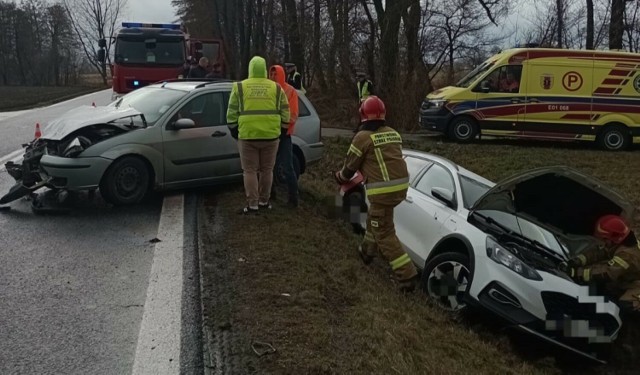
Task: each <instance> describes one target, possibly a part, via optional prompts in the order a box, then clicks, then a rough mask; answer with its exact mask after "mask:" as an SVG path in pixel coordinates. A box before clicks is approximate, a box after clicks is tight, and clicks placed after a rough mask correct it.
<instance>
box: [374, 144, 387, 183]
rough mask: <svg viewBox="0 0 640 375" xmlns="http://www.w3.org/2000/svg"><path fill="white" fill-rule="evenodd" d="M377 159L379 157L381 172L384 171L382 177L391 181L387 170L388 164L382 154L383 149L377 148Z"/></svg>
mask: <svg viewBox="0 0 640 375" xmlns="http://www.w3.org/2000/svg"><path fill="white" fill-rule="evenodd" d="M374 150H375V153H376V159H378V165H379V166H380V173H382V179H383V180H385V181H389V171H387V164H385V162H384V156H382V150H381V149H379V148H377V147H376V148H375V149H374Z"/></svg>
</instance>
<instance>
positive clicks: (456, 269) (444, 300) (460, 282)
mask: <svg viewBox="0 0 640 375" xmlns="http://www.w3.org/2000/svg"><path fill="white" fill-rule="evenodd" d="M469 275H470V272H469V269H468V268H467V267H466V266H465V265H463V264H461V263H459V262H456V261H447V262H443V263H440V264H438V265H437V266H436V267H435V268H434V269H433V270H432V271H431V273H430V274H429V277H428V282H427V294H428V295H429V297H430V298H432V299H433V300H434V301H436V303H437V304H438V305H439V306H440V307H442V308H443V309H445V310H447V311H458V310H461V309H463V308H465V307H466V303H464V302H463V299H462V298H463V296H464V293H465V291H466V290H467V286H468V285H469Z"/></svg>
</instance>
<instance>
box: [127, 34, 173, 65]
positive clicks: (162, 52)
mask: <svg viewBox="0 0 640 375" xmlns="http://www.w3.org/2000/svg"><path fill="white" fill-rule="evenodd" d="M172 39H173V40H166V41H165V40H158V39H147V40H136V39H128V38H127V39H124V38H118V39H117V42H116V51H115V62H116V64H121V65H127V64H144V65H150V64H157V65H176V66H177V65H182V64H184V61H185V56H184V40H177V39H175V38H172Z"/></svg>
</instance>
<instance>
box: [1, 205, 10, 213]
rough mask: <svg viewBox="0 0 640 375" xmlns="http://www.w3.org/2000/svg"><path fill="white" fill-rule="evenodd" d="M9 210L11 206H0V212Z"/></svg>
mask: <svg viewBox="0 0 640 375" xmlns="http://www.w3.org/2000/svg"><path fill="white" fill-rule="evenodd" d="M3 211H11V206H0V212H3Z"/></svg>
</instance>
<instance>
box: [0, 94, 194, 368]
mask: <svg viewBox="0 0 640 375" xmlns="http://www.w3.org/2000/svg"><path fill="white" fill-rule="evenodd" d="M110 95H111V93H110V90H105V91H101V92H98V93H95V94H90V95H88V96H84V97H80V98H76V99H73V100H70V101H67V102H64V103H60V104H56V105H54V106H51V107H47V108H40V109H35V110H31V111H26V112H20V113H14V114H0V159H1V158H2V157H4V156H6V155H8V154H10V153H12V152H13V151H15V150H18V149H20V144H21V143H24V142H28V141H29V140H31V139H33V134H34V125H35V123H36V122H40V124H41V126H43V125H44V124H45V123H46V122H47V121H49V120H51V119H53V118H54V117H56V116H58V115H60V114H62V113H63V112H66V111H67V110H69V109H71V108H74V107H77V106H79V105H91V103H92V102H95V103H96V105H105V104H107V103H108V102H109V101H110ZM9 116H11V117H9ZM12 185H13V179H12V178H11V177H10V176H9V175H8V174H7V172H6V171H5V170H4V169H1V170H0V195H4V194H5V193H6V192H7V191H8V190H9V188H10V187H11V186H12ZM193 199H194V198H189V199H186V200H185V202H186V204H185V205H186V206H187V208H189V206H191V208H190V209H189V210H188V212H193V213H194V212H195V208H194V207H193V203H189V202H192V201H193ZM162 205H163V197H162V195H159V194H154V195H152V196H151V197H150V198H149V199H147V200H146V201H145V202H143V203H142V204H140V205H137V206H135V207H130V208H114V207H111V206H109V205H107V204H106V203H105V202H104V201H103V200H102V199H101V197H100V195H99V194H96V195H95V197H93V198H89V197H88V195H87V194H80V195H79V196H78V197H76V198H75V199H74V202H73V205H72V207H73V208H72V211H71V213H70V214H67V215H64V216H51V215H44V216H43V215H36V214H34V213H32V211H31V207H30V202H29V201H27V200H24V199H21V200H18V201H15V202H12V203H11V204H10V206H11V208H12V209H11V210H10V211H2V212H0V374H128V373H131V371H132V369H133V366H134V360H135V361H140V360H141V359H140V358H136V354H137V351H136V348H137V347H139V346H140V347H144V346H145V345H147V344H148V343H146V342H139V333H140V331H141V322H142V320H143V314H144V315H145V317H146V316H149V317H150V319H151V321H152V322H153V317H154V316H155V315H154V312H153V311H148V309H147V306H148V305H149V302H148V299H147V296H148V293H149V291H148V289H149V290H151V288H150V287H149V285H151V284H150V282H149V277H150V274H151V273H152V265H153V263H154V252H155V251H154V249H156V247H157V244H154V243H151V242H150V240H152V239H154V238H156V237H160V238H161V239H162V238H163V235H167V233H160V234H159V233H158V225H159V220H160V216H161V209H162ZM179 209H180V211H179V212H180V213H182V212H183V211H182V209H183V208H182V207H180V208H179ZM184 215H185V220H184V240H182V236H181V237H180V240H181V241H183V242H184V248H185V253H184V257H183V258H184V264H183V265H178V266H177V267H181V268H182V271H181V272H180V273H179V274H181V275H183V277H184V281H183V280H179V282H180V287H181V288H182V299H183V300H184V301H185V302H182V301H180V299H181V296H180V295H178V296H176V297H175V298H177V299H178V300H179V301H178V303H177V304H176V306H177V307H176V308H175V309H177V310H176V311H178V314H180V313H181V315H182V316H180V315H179V316H178V321H182V326H183V327H184V326H187V327H189V328H188V329H185V328H182V331H183V333H182V337H178V338H177V345H179V346H178V348H179V349H178V350H179V353H181V354H180V359H182V360H181V361H180V366H181V368H182V369H183V371H185V372H186V373H197V372H199V370H198V364H197V361H198V355H197V353H199V351H198V350H199V344H198V342H199V337H198V334H199V333H198V332H199V330H198V329H194V328H193V327H194V326H198V319H199V315H198V314H197V312H198V311H199V309H200V307H199V304H198V303H196V302H195V301H199V296H198V295H197V291H198V288H197V287H196V286H197V285H196V284H194V283H195V282H197V280H198V277H197V274H198V273H197V267H194V264H195V263H194V261H193V259H194V258H193V257H194V254H195V251H194V249H193V244H192V243H193V242H194V241H193V237H192V234H191V233H194V231H193V230H192V227H193V226H194V223H193V220H190V219H189V217H190V216H188V214H187V210H185V211H184ZM189 215H190V214H189ZM182 232H183V231H182V230H181V233H182ZM176 251H180V248H177V249H176ZM192 280H193V281H192ZM156 281H157V280H154V283H155V282H156ZM154 285H155V284H154ZM159 287H160V288H162V284H160V285H159ZM178 290H180V288H178ZM175 309H174V310H175ZM177 331H178V332H180V324H179V326H178V330H177ZM140 336H142V334H140ZM147 336H149V335H148V334H147ZM180 348H182V352H180ZM184 352H188V353H192V354H191V355H186V354H184ZM200 358H201V355H200ZM200 370H201V369H200Z"/></svg>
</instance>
